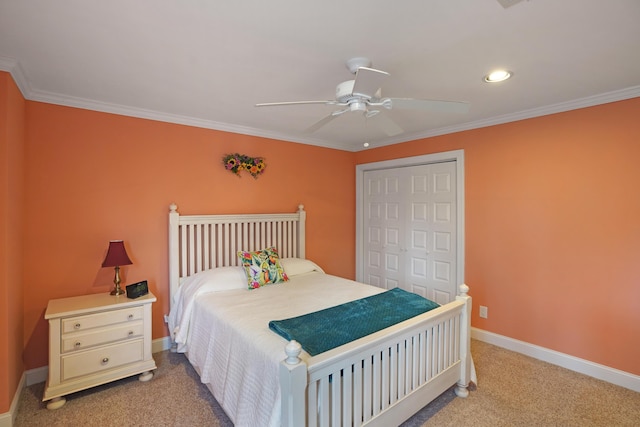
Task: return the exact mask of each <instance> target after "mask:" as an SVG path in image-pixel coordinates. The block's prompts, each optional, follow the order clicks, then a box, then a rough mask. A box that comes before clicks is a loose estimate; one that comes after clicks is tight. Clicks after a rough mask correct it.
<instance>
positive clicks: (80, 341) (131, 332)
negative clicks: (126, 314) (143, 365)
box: [62, 321, 144, 353]
mask: <svg viewBox="0 0 640 427" xmlns="http://www.w3.org/2000/svg"><path fill="white" fill-rule="evenodd" d="M143 331H144V328H143V324H142V321H135V322H128V323H125V324H122V325H117V326H113V327H110V328H108V329H106V328H105V329H102V330H96V331H94V332H86V333H82V332H78V333H74V334H66V335H64V336H63V337H62V352H63V353H67V352H70V351H77V350H84V349H87V348H89V347H95V346H97V345H100V344H106V343H110V342H114V341H123V340H126V339H130V338H136V337H141V336H142V335H143Z"/></svg>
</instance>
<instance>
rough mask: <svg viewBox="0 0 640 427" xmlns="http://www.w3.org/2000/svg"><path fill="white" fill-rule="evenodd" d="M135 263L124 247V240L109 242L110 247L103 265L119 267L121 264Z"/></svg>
mask: <svg viewBox="0 0 640 427" xmlns="http://www.w3.org/2000/svg"><path fill="white" fill-rule="evenodd" d="M129 264H133V263H132V262H131V260H130V259H129V256H128V255H127V251H126V250H125V249H124V242H123V241H122V240H111V241H110V242H109V249H107V256H106V257H105V258H104V261H103V263H102V266H103V267H117V266H120V265H129Z"/></svg>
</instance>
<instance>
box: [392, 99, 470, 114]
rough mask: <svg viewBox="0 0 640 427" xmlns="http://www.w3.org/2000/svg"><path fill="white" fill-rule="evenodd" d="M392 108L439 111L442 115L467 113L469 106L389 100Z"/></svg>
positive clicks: (453, 102)
mask: <svg viewBox="0 0 640 427" xmlns="http://www.w3.org/2000/svg"><path fill="white" fill-rule="evenodd" d="M389 99H391V105H392V108H400V109H411V110H424V111H439V112H442V113H467V112H468V111H469V108H470V105H469V103H468V102H461V101H435V100H430V99H413V98H389Z"/></svg>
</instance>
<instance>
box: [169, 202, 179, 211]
mask: <svg viewBox="0 0 640 427" xmlns="http://www.w3.org/2000/svg"><path fill="white" fill-rule="evenodd" d="M177 210H178V205H176V204H175V203H171V204H170V205H169V212H176V211H177Z"/></svg>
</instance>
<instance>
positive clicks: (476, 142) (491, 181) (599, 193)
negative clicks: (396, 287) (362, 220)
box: [356, 98, 640, 375]
mask: <svg viewBox="0 0 640 427" xmlns="http://www.w3.org/2000/svg"><path fill="white" fill-rule="evenodd" d="M638 117H640V98H636V99H632V100H628V101H623V102H616V103H611V104H607V105H601V106H597V107H591V108H586V109H581V110H576V111H571V112H567V113H562V114H555V115H550V116H545V117H539V118H535V119H530V120H525V121H520V122H515V123H509V124H505V125H500V126H492V127H488V128H484V129H477V130H472V131H467V132H461V133H456V134H450V135H445V136H440V137H435V138H428V139H423V140H418V141H412V142H408V143H404V144H399V145H394V146H390V147H381V148H378V149H372V150H369V151H364V152H359V153H357V154H356V163H357V164H362V163H369V162H374V161H380V160H388V159H392V158H400V157H407V156H415V155H421V154H428V153H434V152H440V151H448V150H454V149H464V151H465V187H466V188H465V222H466V230H465V231H466V242H465V248H466V254H465V256H466V271H465V273H466V274H465V275H466V277H465V280H466V283H467V284H468V285H469V286H470V288H471V295H472V296H473V298H474V301H473V302H474V307H478V306H479V305H484V306H487V307H488V308H489V317H488V319H481V318H479V317H478V311H477V308H476V309H474V313H473V318H472V323H473V325H474V326H475V327H477V328H480V329H483V330H486V331H490V332H495V333H497V334H501V335H505V336H507V337H511V338H515V339H519V340H522V341H526V342H529V343H532V344H536V345H539V346H542V347H546V348H549V349H553V350H557V351H560V352H562V353H567V354H570V355H573V356H576V357H580V358H583V359H587V360H590V361H593V362H596V363H600V364H603V365H606V366H610V367H613V368H617V369H620V370H623V371H627V372H630V373H633V374H636V375H640V365H639V364H638V361H639V360H640V343H639V338H640V197H639V196H638V194H639V190H638V188H639V185H640V166H639V161H640V120H638Z"/></svg>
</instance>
